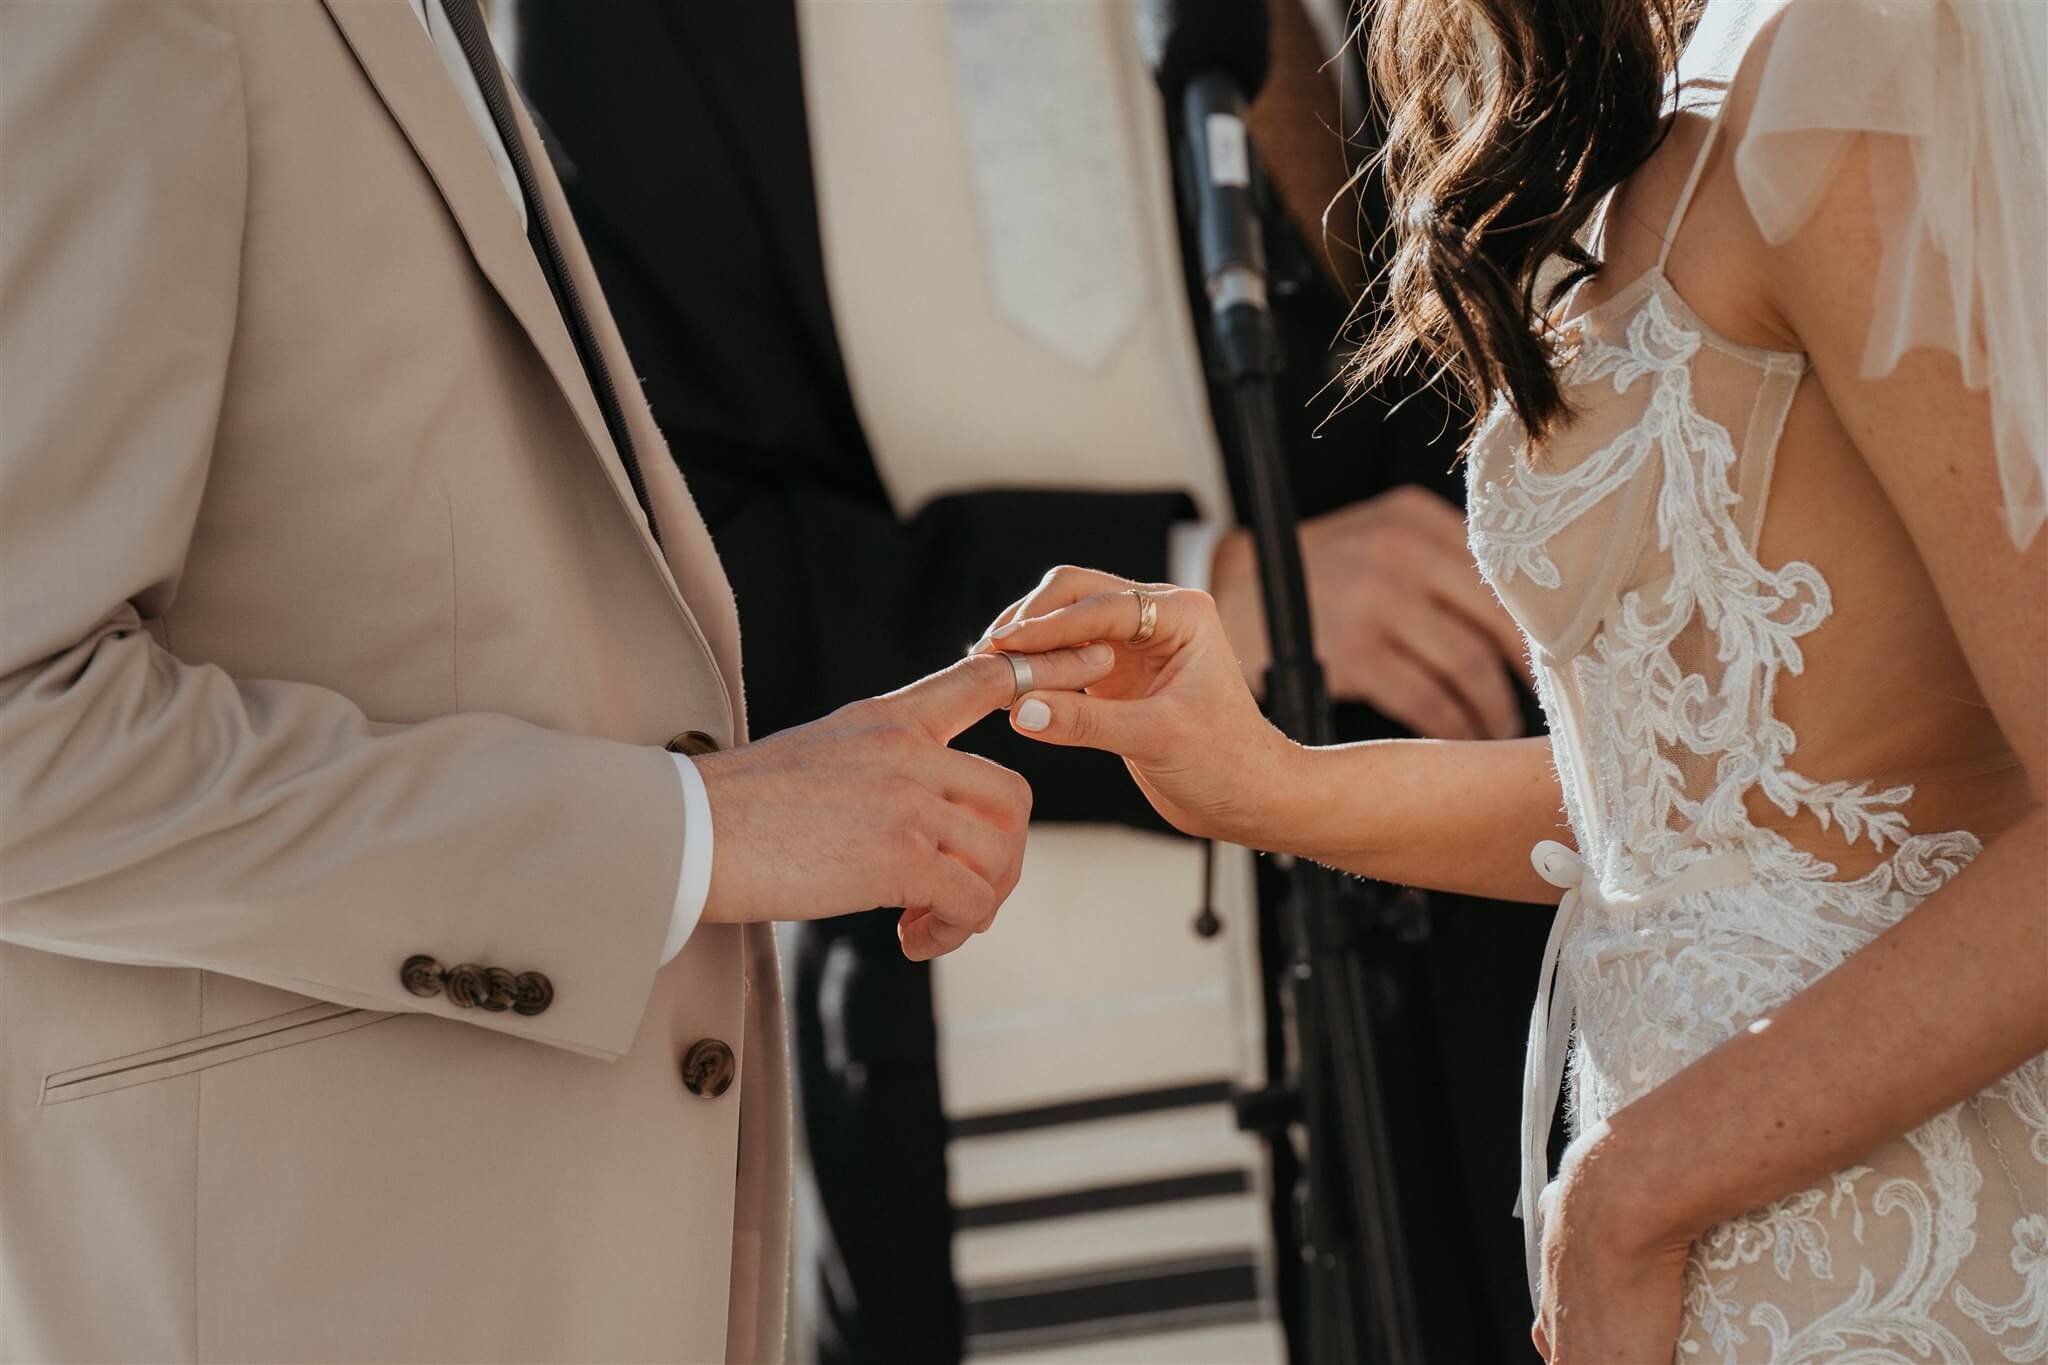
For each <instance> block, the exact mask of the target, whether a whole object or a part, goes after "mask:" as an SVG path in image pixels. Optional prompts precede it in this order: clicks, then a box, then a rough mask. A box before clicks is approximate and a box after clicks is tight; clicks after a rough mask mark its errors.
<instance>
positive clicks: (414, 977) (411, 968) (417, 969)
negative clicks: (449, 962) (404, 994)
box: [398, 953, 441, 995]
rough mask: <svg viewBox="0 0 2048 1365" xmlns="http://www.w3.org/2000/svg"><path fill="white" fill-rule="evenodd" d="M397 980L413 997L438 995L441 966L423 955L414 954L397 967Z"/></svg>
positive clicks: (439, 991)
mask: <svg viewBox="0 0 2048 1365" xmlns="http://www.w3.org/2000/svg"><path fill="white" fill-rule="evenodd" d="M398 979H399V982H400V983H401V984H403V985H404V987H405V988H406V989H407V990H409V991H411V992H412V993H413V994H414V995H439V994H440V993H441V964H440V963H438V962H436V961H434V959H433V958H431V957H428V956H427V955H426V954H425V953H415V954H414V955H413V956H411V957H409V958H407V959H406V960H405V962H404V963H403V964H402V965H401V966H400V967H399V969H398Z"/></svg>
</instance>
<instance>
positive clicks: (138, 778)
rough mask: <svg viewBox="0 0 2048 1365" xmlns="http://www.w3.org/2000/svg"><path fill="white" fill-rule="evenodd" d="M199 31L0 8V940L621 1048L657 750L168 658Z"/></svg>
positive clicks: (205, 270)
mask: <svg viewBox="0 0 2048 1365" xmlns="http://www.w3.org/2000/svg"><path fill="white" fill-rule="evenodd" d="M213 17H214V16H212V15H210V14H209V13H208V11H207V10H206V9H205V8H204V7H202V6H198V5H185V4H171V3H161V4H149V5H137V4H133V3H128V0H109V3H104V4H89V5H87V4H79V5H61V6H59V5H51V6H33V7H31V6H19V7H17V6H7V7H5V8H4V10H0V64H4V65H0V142H4V144H5V146H6V147H7V163H8V164H7V193H6V195H5V200H4V207H0V214H4V219H0V373H4V374H5V375H6V387H7V415H6V421H5V422H4V424H0V593H4V599H0V865H4V876H0V938H4V939H5V940H6V941H8V942H10V943H15V944H20V945H25V946H28V947H31V948H36V949H41V950H44V951H48V952H53V953H65V954H72V955H76V956H80V957H89V958H97V959H101V960H105V961H113V962H124V963H136V964H148V965H162V966H170V967H185V968H200V969H204V970H208V971H214V972H221V973H226V974H229V975H233V976H237V977H243V978H247V979H250V980H254V981H259V982H263V983H265V984H268V985H273V986H277V987H280V988H283V989H286V990H291V991H295V992H299V993H303V994H308V995H312V996H316V997H320V998H323V999H327V1000H332V1001H337V1002H340V1003H343V1004H349V1005H354V1006H359V1007H365V1008H371V1009H380V1010H419V1011H425V1012H431V1013H436V1014H442V1015H445V1016H447V1017H450V1018H454V1019H458V1020H460V1021H462V1022H465V1023H470V1024H474V1025H479V1026H482V1027H486V1028H493V1029H501V1030H503V1031H506V1032H510V1033H514V1034H518V1035H522V1036H526V1037H530V1038H534V1039H537V1040H539V1041H543V1042H547V1043H551V1044H555V1045H558V1046H562V1047H566V1048H571V1049H575V1050H578V1051H583V1052H587V1053H592V1054H597V1055H607V1056H608V1055H616V1054H618V1053H621V1052H623V1051H624V1050H625V1049H626V1048H627V1046H628V1045H629V1043H630V1041H631V1039H632V1037H633V1034H634V1032H635V1030H636V1027H637V1025H638V1022H639V1017H640V1014H641V1011H642V1008H643V1005H644V1003H645V1000H646V997H647V994H648V992H649V989H650V985H651V982H652V978H653V974H654V971H655V966H656V961H657V958H658V956H659V951H660V947H661V943H662V937H663V934H664V932H665V930H666V927H667V922H668V919H669V915H670V912H671V909H672V906H673V900H674V895H675V888H676V877H677V870H678V867H679V864H680V860H681V854H682V848H681V842H682V833H681V832H682V808H681V800H682V798H681V792H680V789H679V786H678V783H677V781H676V775H675V772H674V770H673V767H672V765H671V763H670V760H669V758H668V757H667V756H666V755H665V754H663V753H661V752H660V751H659V750H656V749H652V748H646V747H641V746H635V745H628V744H621V743H613V742H610V741H606V740H601V739H594V738H586V737H577V736H572V735H567V734H561V733H555V732H551V731H549V730H545V729H541V728H539V727H536V726H533V725H529V724H525V723H522V722H520V721H518V720H515V719H511V718H509V717H503V716H488V715H454V716H448V717H444V718H440V719H430V720H426V721H424V722H423V723H417V724H398V723H386V722H380V721H379V720H376V719H373V718H371V717H368V716H365V715H364V714H363V712H362V711H361V710H359V709H358V708H357V707H356V706H355V705H354V704H353V703H351V702H350V701H349V699H348V698H346V697H344V696H342V695H340V694H338V693H336V692H334V691H331V690H327V689H324V688H322V687H319V686H316V685H314V684H312V683H310V682H305V681H289V680H278V679H265V680H258V679H252V678H237V677H230V676H228V675H227V674H226V673H224V672H222V671H221V670H220V669H219V668H217V667H213V666H209V665H207V664H204V663H198V662H194V661H189V660H185V659H181V658H180V657H179V656H178V654H177V652H176V648H175V642H174V640H167V638H166V635H167V632H166V628H165V626H164V625H163V618H164V615H165V613H166V611H167V610H168V609H169V607H170V604H171V603H172V602H173V600H174V598H175V597H176V595H177V591H178V583H179V576H180V567H181V563H182V562H183V559H184V556H185V552H186V547H187V546H188V544H189V543H190V541H191V538H192V536H193V533H194V526H195V523H196V522H197V521H198V519H199V518H200V516H201V513H202V506H203V504H202V498H203V495H204V490H205V486H206V481H207V474H208V464H209V460H210V458H211V452H212V446H213V433H214V428H215V424H216V422H217V421H218V420H219V417H220V413H221V409H222V401H223V394H224V392H225V391H226V388H227V386H228V384H229V383H230V382H231V380H230V375H231V372H232V368H233V351H234V334H235V313H236V291H237V288H238V284H239V277H240V260H239V257H240V251H241V223H242V215H243V212H244V208H245V199H246V194H245V192H246V189H247V184H246V162H245V155H244V150H245V146H244V138H245V136H246V133H245V121H244V112H243V93H242V85H241V81H242V75H241V71H240V68H239V66H238V56H237V52H236V49H235V44H234V40H233V36H232V33H231V32H230V31H229V30H228V29H227V28H226V27H225V26H223V25H218V24H216V23H214V22H212V19H213ZM311 249H314V248H309V250H311ZM238 533H242V534H246V533H247V532H238ZM366 552H374V551H373V550H366ZM565 812H568V813H573V814H565ZM414 953H424V954H430V955H432V956H435V957H437V958H439V959H440V960H441V961H442V962H443V963H444V964H446V965H450V966H452V965H454V964H456V963H458V962H477V963H480V964H484V965H499V966H503V967H506V968H508V969H510V970H512V971H515V972H518V971H525V970H536V971H542V972H545V973H546V974H547V975H548V976H549V977H550V978H551V980H552V982H553V984H554V989H555V999H554V1002H553V1004H552V1006H551V1007H550V1008H549V1009H548V1010H547V1011H546V1012H544V1013H542V1014H538V1015H534V1016H531V1017H527V1016H521V1015H518V1014H515V1013H513V1012H510V1011H506V1012H501V1013H491V1012H486V1011H484V1010H479V1009H468V1010H461V1009H457V1008H455V1007H454V1006H453V1005H452V1004H450V1002H449V1001H448V999H447V997H446V995H445V993H444V994H443V995H441V996H438V997H433V998H421V997H418V996H414V995H412V994H410V993H408V992H407V991H406V990H405V989H404V987H403V986H402V985H401V982H400V976H399V968H400V964H401V963H402V962H403V961H404V960H405V959H406V958H407V957H408V956H410V955H412V954H414Z"/></svg>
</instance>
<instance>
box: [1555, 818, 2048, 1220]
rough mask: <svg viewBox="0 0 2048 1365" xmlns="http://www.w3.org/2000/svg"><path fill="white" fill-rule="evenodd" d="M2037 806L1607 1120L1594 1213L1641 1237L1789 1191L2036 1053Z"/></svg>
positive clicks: (2044, 945) (2042, 827)
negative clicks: (1922, 899)
mask: <svg viewBox="0 0 2048 1365" xmlns="http://www.w3.org/2000/svg"><path fill="white" fill-rule="evenodd" d="M2044 846H2048V809H2044V808H2040V807H2037V808H2036V809H2035V810H2034V811H2033V812H2032V813H2031V814H2030V815H2029V816H2028V817H2027V818H2026V819H2025V820H2023V821H2021V822H2020V823H2019V824H2017V825H2015V826H2013V827H2012V828H2011V829H2009V830H2007V831H2006V832H2005V833H2004V834H2003V835H2001V836H2000V837H1999V838H1998V839H1996V840H1994V841H1993V842H1992V844H1991V845H1990V846H1989V847H1988V848H1986V849H1985V851H1984V853H1983V854H1982V855H1980V856H1979V857H1978V858H1977V860H1976V861H1975V862H1974V863H1972V864H1971V866H1970V867H1968V868H1967V869H1965V870H1964V871H1963V872H1962V873H1961V874H1959V875H1958V876H1957V877H1956V878H1955V880H1954V881H1952V882H1950V883H1949V884H1948V885H1947V886H1946V887H1944V888H1943V889H1942V890H1940V891H1939V892H1937V893H1936V894H1935V895H1933V896H1932V897H1930V898H1929V899H1928V900H1927V902H1926V903H1925V904H1923V905H1922V906H1920V907H1919V908H1918V909H1916V910H1914V911H1913V912H1912V913H1911V914H1909V915H1907V916H1906V917H1905V919H1903V920H1901V921H1900V922H1899V923H1898V924H1896V925H1894V926H1892V928H1890V929H1888V930H1886V931H1885V932H1884V933H1883V934H1881V935H1879V936H1878V937H1877V938H1876V939H1874V940H1872V941H1871V942H1870V943H1869V944H1867V945H1865V946H1864V947H1863V948H1862V949H1861V950H1860V951H1858V952H1856V953H1855V954H1854V955H1852V956H1851V957H1850V958H1849V959H1848V961H1846V962H1844V963H1843V964H1842V965H1841V966H1839V967H1837V968H1835V970H1833V971H1832V972H1830V973H1828V974H1827V975H1826V976H1824V977H1822V978H1821V979H1820V980H1819V981H1817V982H1815V983H1814V984H1813V985H1812V986H1809V987H1808V988H1807V989H1806V990H1804V991H1802V992H1800V993H1799V994H1798V995H1796V996H1794V997H1793V998H1792V999H1791V1000H1789V1001H1787V1002H1786V1003H1785V1005H1784V1006H1783V1007H1782V1008H1780V1009H1779V1010H1777V1011H1776V1012H1775V1013H1773V1014H1772V1015H1770V1016H1769V1017H1768V1018H1765V1019H1761V1020H1758V1021H1757V1022H1756V1023H1754V1024H1752V1025H1751V1026H1750V1027H1749V1028H1748V1029H1746V1030H1744V1031H1743V1032H1741V1033H1738V1034H1737V1035H1736V1036H1735V1037H1734V1038H1732V1039H1730V1040H1729V1041H1728V1042H1726V1043H1723V1044H1722V1045H1721V1046H1720V1047H1718V1048H1716V1049H1715V1050H1714V1051H1713V1052H1711V1053H1709V1054H1707V1055H1706V1056H1705V1057H1703V1058H1701V1059H1700V1060H1699V1061H1697V1062H1695V1063H1693V1064H1692V1065H1691V1066H1689V1067H1687V1068H1686V1069H1685V1070H1684V1071H1681V1072H1679V1073H1678V1075H1676V1076H1674V1077H1673V1078H1672V1079H1671V1080H1670V1081H1668V1082H1666V1083H1665V1084H1664V1085H1662V1086H1659V1087H1658V1088H1657V1089H1655V1090H1652V1091H1651V1092H1650V1093H1649V1094H1647V1095H1645V1096H1643V1097H1642V1098H1641V1099H1639V1100H1637V1101H1636V1102H1635V1103H1633V1104H1631V1105H1629V1106H1628V1107H1626V1108H1624V1109H1622V1110H1621V1111H1620V1112H1619V1113H1617V1114H1615V1115H1614V1116H1613V1117H1612V1118H1611V1119H1610V1120H1609V1121H1608V1125H1607V1130H1606V1131H1605V1132H1604V1133H1601V1134H1598V1135H1595V1139H1594V1140H1595V1141H1596V1142H1597V1143H1598V1144H1599V1145H1601V1146H1602V1147H1604V1149H1605V1150H1604V1152H1603V1153H1602V1163H1601V1165H1602V1168H1603V1169H1604V1170H1605V1171H1606V1172H1607V1173H1608V1174H1607V1176H1606V1177H1605V1178H1606V1180H1607V1181H1608V1183H1609V1186H1610V1189H1609V1191H1608V1193H1607V1196H1606V1198H1605V1201H1604V1202H1605V1204H1606V1205H1607V1206H1609V1207H1612V1208H1614V1209H1616V1210H1627V1211H1633V1212H1632V1213H1624V1214H1623V1215H1622V1216H1623V1217H1631V1216H1632V1217H1636V1218H1638V1219H1640V1218H1642V1217H1649V1218H1653V1219H1655V1220H1657V1225H1655V1226H1639V1227H1637V1228H1635V1229H1634V1234H1635V1235H1636V1236H1638V1237H1639V1238H1640V1239H1641V1240H1643V1241H1645V1242H1654V1241H1658V1240H1670V1239H1671V1238H1674V1237H1688V1236H1697V1235H1698V1234H1699V1233H1701V1232H1703V1231H1704V1230H1705V1229H1707V1228H1708V1227H1711V1226H1712V1225H1714V1224H1715V1223H1718V1222H1720V1221H1722V1220H1724V1219H1726V1218H1730V1217H1733V1216H1735V1215H1736V1214H1739V1213H1742V1212H1744V1211H1746V1210H1748V1209H1752V1208H1756V1207H1758V1206H1760V1205H1763V1204H1765V1203H1768V1202H1769V1201H1771V1200H1773V1199H1777V1198H1780V1197H1782V1196H1783V1195H1785V1194H1786V1193H1787V1192H1788V1191H1791V1190H1796V1189H1800V1188H1802V1187H1804V1186H1806V1185H1809V1184H1811V1183H1812V1182H1813V1181H1815V1180H1818V1179H1820V1178H1821V1177H1822V1176H1823V1175H1825V1174H1826V1173H1827V1172H1829V1171H1832V1170H1837V1169H1839V1168H1841V1167H1842V1166H1845V1165H1847V1164H1849V1163H1851V1162H1853V1161H1855V1160H1857V1159H1858V1158H1860V1157H1862V1156H1863V1155H1864V1154H1865V1153H1867V1152H1869V1151H1871V1150H1872V1149H1874V1148H1876V1147H1877V1146H1878V1145H1879V1144H1881V1143H1883V1142H1885V1141H1887V1140H1889V1139H1891V1138H1894V1137H1897V1136H1898V1135H1899V1134H1901V1133H1904V1132H1906V1131H1907V1130H1908V1129H1910V1128H1912V1127H1914V1126H1915V1125H1917V1124H1919V1123H1922V1122H1924V1121H1925V1120H1927V1119H1928V1118H1929V1117H1931V1116H1933V1115H1935V1114H1937V1113H1940V1112H1941V1111H1942V1110H1944V1109H1946V1108H1948V1107H1949V1106H1951V1105H1953V1104H1956V1103H1957V1102H1959V1101H1961V1100H1964V1099H1967V1098H1968V1097H1969V1096H1971V1095H1974V1094H1976V1093H1977V1092H1978V1091H1980V1090H1982V1089H1984V1088H1985V1087H1986V1086H1988V1085H1990V1084H1991V1083H1992V1082H1994V1081H1996V1080H1997V1079H1999V1078H2000V1077H2001V1076H2004V1075H2006V1074H2007V1073H2009V1072H2011V1071H2012V1070H2014V1069H2015V1068H2017V1067H2018V1066H2019V1065H2020V1064H2021V1063H2022V1062H2024V1061H2026V1060H2027V1059H2028V1058H2029V1057H2032V1056H2035V1055H2036V1054H2038V1053H2041V1052H2043V1051H2048V994H2044V993H2043V991H2042V989H2041V983H2042V975H2043V971H2044V968H2048V912H2044V910H2043V905H2044V900H2043V894H2044V881H2048V856H2044V854H2043V849H2044Z"/></svg>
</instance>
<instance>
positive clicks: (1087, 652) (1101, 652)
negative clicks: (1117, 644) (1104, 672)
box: [1081, 645, 1116, 668]
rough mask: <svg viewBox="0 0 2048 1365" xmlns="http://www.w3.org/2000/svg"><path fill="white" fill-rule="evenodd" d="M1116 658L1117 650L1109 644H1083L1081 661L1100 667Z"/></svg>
mask: <svg viewBox="0 0 2048 1365" xmlns="http://www.w3.org/2000/svg"><path fill="white" fill-rule="evenodd" d="M1115 658H1116V651H1115V650H1113V649H1111V648H1110V647H1109V646H1108V645H1083V646H1082V647H1081V662H1082V663H1084V664H1094V665H1095V666H1096V667H1097V668H1100V667H1101V666H1102V665H1104V664H1106V663H1109V662H1110V661H1112V660H1113V659H1115Z"/></svg>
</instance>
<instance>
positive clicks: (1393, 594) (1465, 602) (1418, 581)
mask: <svg viewBox="0 0 2048 1365" xmlns="http://www.w3.org/2000/svg"><path fill="white" fill-rule="evenodd" d="M1301 556H1302V563H1303V567H1304V568H1305V569H1306V571H1307V577H1308V599H1309V614H1310V618H1311V622H1312V624H1313V625H1314V627H1315V638H1316V653H1317V654H1318V655H1320V656H1321V657H1322V660H1323V664H1324V667H1325V668H1326V669H1327V670H1328V672H1329V684H1330V695H1331V696H1332V697H1334V698H1335V699H1336V700H1338V701H1360V702H1364V703H1366V704H1367V705H1369V706H1371V707H1372V708H1373V709H1374V710H1376V711H1378V712H1379V713H1380V714H1382V715H1384V716H1387V717H1388V718H1390V719H1392V720H1396V721H1399V722H1400V723H1401V724H1402V725H1405V726H1406V727H1407V728H1408V729H1410V730H1412V731H1414V732H1415V733H1416V734H1418V735H1422V736H1424V737H1426V738H1430V739H1513V738H1514V737H1515V736H1517V735H1519V734H1521V733H1522V731H1523V725H1522V708H1521V702H1520V701H1519V700H1518V699H1517V698H1516V696H1515V689H1514V684H1513V681H1512V680H1514V679H1519V680H1520V681H1521V682H1522V683H1523V684H1524V685H1529V686H1533V680H1532V679H1531V677H1530V673H1529V653H1528V647H1527V646H1526V645H1524V644H1523V642H1522V635H1521V631H1520V630H1519V629H1518V628H1517V627H1516V625H1515V622H1514V618H1513V617H1511V616H1509V615H1508V613H1507V608H1505V607H1503V606H1501V604H1500V599H1499V598H1497V597H1495V596H1494V594H1493V589H1491V588H1489V587H1487V586H1486V583H1485V581H1484V580H1483V579H1481V578H1480V576H1479V570H1478V568H1477V567H1476V566H1475V565H1474V564H1473V563H1472V551H1471V550H1470V549H1469V548H1467V546H1466V544H1465V514H1464V513H1463V512H1461V511H1460V510H1459V509H1458V508H1457V507H1455V506H1453V505H1452V504H1451V503H1449V502H1446V501H1445V500H1444V499H1443V498H1441V497H1438V496H1437V495H1436V494H1435V493H1433V492H1431V491H1430V490H1429V489H1427V488H1423V487H1421V486H1420V485H1417V484H1409V485H1406V486H1404V487H1401V488H1395V489H1391V490H1389V491H1388V492H1385V493H1381V494H1379V495H1378V496H1376V497H1371V498H1367V499H1365V500H1364V501H1362V502H1354V503H1350V504H1347V505H1346V506H1343V507H1340V508H1338V509H1337V510H1336V511H1334V512H1327V513H1325V514H1323V515H1322V516H1319V517H1310V518H1309V519H1308V520H1306V521H1304V522H1302V524H1301ZM1209 589H1210V591H1211V592H1212V593H1213V594H1214V595H1215V598H1216V607H1217V611H1218V613H1219V614H1220V615H1221V616H1222V617H1223V625H1224V628H1225V629H1226V630H1227V631H1228V632H1229V635H1230V642H1231V644H1232V646H1233V647H1235V649H1236V651H1237V657H1238V662H1239V663H1240V664H1242V665H1243V667H1244V671H1245V676H1246V677H1247V678H1248V679H1249V680H1250V681H1251V683H1252V686H1253V687H1254V688H1255V689H1256V688H1258V687H1259V686H1261V684H1262V681H1263V679H1264V677H1265V671H1266V665H1267V662H1268V653H1267V640H1266V624H1265V611H1264V608H1263V606H1262V604H1261V603H1260V600H1259V574H1258V566H1257V563H1256V559H1255V551H1254V549H1253V546H1252V539H1251V535H1250V533H1249V532H1246V531H1242V530H1238V531H1232V532H1230V533H1229V534H1228V535H1226V536H1224V537H1223V538H1222V540H1220V541H1218V542H1217V545H1216V552H1215V556H1214V558H1213V560H1212V561H1211V565H1210V575H1209Z"/></svg>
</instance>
